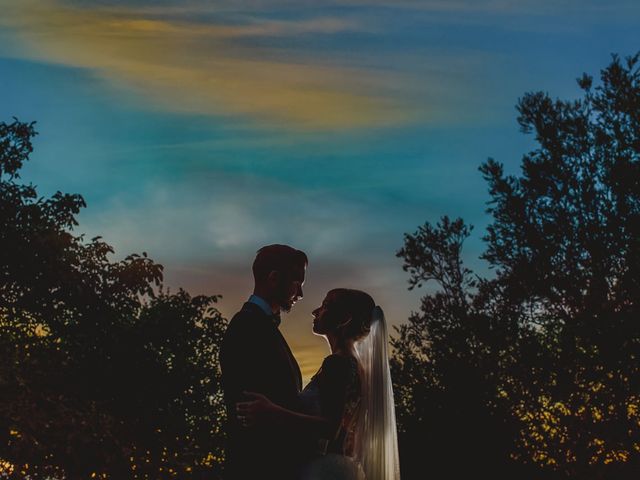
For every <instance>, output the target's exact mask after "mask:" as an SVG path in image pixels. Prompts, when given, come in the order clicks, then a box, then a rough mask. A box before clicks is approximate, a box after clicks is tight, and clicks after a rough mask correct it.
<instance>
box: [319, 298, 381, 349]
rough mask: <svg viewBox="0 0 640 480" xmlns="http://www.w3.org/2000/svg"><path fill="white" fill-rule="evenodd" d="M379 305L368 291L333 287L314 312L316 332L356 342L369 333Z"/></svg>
mask: <svg viewBox="0 0 640 480" xmlns="http://www.w3.org/2000/svg"><path fill="white" fill-rule="evenodd" d="M375 305H376V304H375V302H374V301H373V298H371V295H369V294H368V293H365V292H362V291H360V290H353V289H349V288H336V289H333V290H331V291H330V292H329V293H327V296H326V297H325V298H324V300H323V302H322V305H320V306H319V307H318V308H316V309H315V310H314V311H313V313H312V314H313V332H314V333H315V334H317V335H324V336H326V335H334V336H336V337H338V338H340V339H343V340H351V341H354V342H356V341H358V340H360V339H362V338H364V337H366V336H367V334H368V333H369V330H370V329H371V317H372V314H373V309H374V307H375Z"/></svg>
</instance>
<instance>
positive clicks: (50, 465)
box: [0, 56, 640, 480]
mask: <svg viewBox="0 0 640 480" xmlns="http://www.w3.org/2000/svg"><path fill="white" fill-rule="evenodd" d="M578 83H579V85H580V87H581V88H582V90H583V95H582V97H581V98H580V99H579V100H575V101H560V100H552V99H551V98H549V97H548V96H547V95H545V94H542V93H530V94H526V95H525V96H524V97H523V98H522V99H520V100H519V102H518V112H519V117H518V122H519V124H520V126H521V128H522V131H523V132H524V133H526V134H534V135H535V139H536V142H537V145H538V147H537V148H536V149H535V150H534V151H532V152H529V153H528V154H526V155H524V157H523V159H522V169H521V173H520V174H519V175H517V176H515V175H506V174H505V173H504V171H503V167H502V166H501V165H500V164H499V163H497V162H496V161H494V160H491V159H490V160H488V161H487V162H485V163H484V164H482V165H481V167H480V171H481V173H482V175H484V178H485V179H486V181H487V183H488V185H489V202H488V207H489V208H488V213H489V214H490V216H491V219H492V221H491V223H490V226H489V228H488V231H487V233H486V236H485V237H484V240H485V243H486V250H485V253H484V255H483V258H484V260H486V261H487V262H488V264H489V265H490V267H491V268H492V272H493V273H492V275H491V278H482V277H480V276H478V275H476V274H474V273H473V272H471V271H470V270H469V269H467V268H466V267H464V265H463V262H462V247H463V243H464V241H465V239H466V238H467V237H469V235H470V233H471V227H470V226H468V225H466V224H465V223H464V221H463V220H461V219H456V220H451V219H449V218H448V217H443V218H442V219H441V220H440V221H439V222H437V223H435V224H431V223H426V224H425V225H423V226H421V227H420V228H419V229H418V230H417V231H416V232H415V233H413V234H407V235H405V242H404V246H403V247H402V248H401V249H400V250H399V252H398V254H397V255H398V256H399V257H401V258H402V259H403V260H404V268H405V270H406V271H407V273H408V276H409V282H410V288H414V287H420V286H422V285H423V284H427V283H433V282H435V284H436V285H437V286H438V288H437V289H435V290H430V292H431V293H427V294H426V295H425V296H424V297H423V299H422V302H421V305H420V308H419V310H418V311H417V312H416V313H414V314H413V315H412V316H411V318H409V320H408V322H406V323H405V324H404V325H403V326H401V327H400V328H399V330H398V331H397V333H396V335H395V338H394V339H393V344H394V356H393V358H392V368H393V376H394V383H395V394H396V403H397V415H398V420H399V428H400V455H401V462H402V475H403V478H404V479H406V480H413V479H424V478H433V479H447V480H449V479H467V478H500V477H503V476H504V477H505V478H519V479H550V480H551V479H553V480H555V479H564V478H571V479H586V478H589V479H626V478H637V472H638V471H640V315H639V313H640V312H639V309H640V72H639V67H638V56H636V57H633V58H629V59H626V60H621V59H619V58H617V57H614V59H613V60H612V62H611V63H610V64H609V65H608V66H607V67H606V68H605V69H604V70H603V71H602V72H601V78H600V81H599V82H597V84H596V85H594V82H593V80H592V78H590V77H588V76H586V75H585V76H583V77H582V78H580V79H579V80H578ZM35 135H36V132H35V130H34V125H33V124H28V123H22V122H20V121H18V120H15V121H13V122H12V123H0V355H1V358H2V361H1V362H0V394H1V395H0V478H10V479H24V478H32V479H34V480H36V479H42V480H44V479H45V478H56V479H63V478H65V479H74V480H75V479H81V478H110V479H124V478H140V479H142V478H148V479H165V478H167V479H168V478H179V479H182V478H185V479H188V478H192V479H205V478H206V479H215V478H220V476H221V472H222V471H223V465H224V430H223V425H224V417H225V412H224V407H223V405H222V401H221V392H220V384H219V365H218V364H217V357H218V355H217V354H218V345H219V342H220V339H221V336H222V333H223V332H224V329H225V328H226V321H225V319H224V318H222V316H221V315H220V313H219V312H218V310H216V308H215V304H216V302H217V301H218V297H216V296H196V297H192V296H190V295H189V294H188V293H187V292H185V291H182V290H179V291H178V292H177V293H171V292H169V291H167V290H165V289H164V287H163V285H162V266H161V265H158V264H156V263H155V262H153V261H152V260H151V259H150V258H148V257H147V255H146V254H145V253H143V254H141V255H137V254H133V255H130V256H128V257H126V258H125V259H124V260H122V261H113V260H111V259H110V257H109V256H110V254H112V253H113V249H112V248H111V247H110V246H109V245H108V244H107V243H105V242H104V241H103V240H102V239H101V238H99V237H98V238H93V239H86V238H84V237H83V236H82V235H79V234H75V233H74V228H75V227H76V226H77V223H76V216H77V214H78V213H79V211H80V209H81V208H82V207H84V201H83V199H82V197H81V196H79V195H68V194H63V193H60V192H58V193H56V194H55V195H53V196H52V197H51V198H42V197H40V196H38V193H37V191H36V189H35V187H33V186H32V185H31V184H25V183H23V182H22V181H21V179H20V176H19V173H20V170H21V168H22V166H23V164H24V162H25V161H27V160H28V158H29V155H30V154H31V152H32V143H31V142H32V139H33V137H34V136H35ZM507 475H508V477H507ZM372 480H375V479H372Z"/></svg>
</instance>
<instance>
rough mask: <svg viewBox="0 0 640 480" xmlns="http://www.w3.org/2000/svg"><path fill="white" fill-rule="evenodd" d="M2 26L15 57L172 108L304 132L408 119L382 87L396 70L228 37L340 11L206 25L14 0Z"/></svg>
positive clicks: (276, 32)
mask: <svg viewBox="0 0 640 480" xmlns="http://www.w3.org/2000/svg"><path fill="white" fill-rule="evenodd" d="M0 24H3V25H4V26H5V27H9V28H10V29H11V30H12V31H14V32H16V34H17V35H18V36H19V38H20V40H21V44H22V46H23V50H22V52H20V54H21V55H22V56H24V57H26V58H29V59H33V60H37V61H45V62H51V63H57V64H62V65H68V66H73V67H80V68H86V69H90V70H92V71H93V72H95V73H96V74H97V75H99V76H101V77H102V78H105V79H107V80H109V81H112V82H115V83H117V84H119V85H122V86H126V87H128V88H133V89H135V91H136V92H137V93H139V94H141V95H142V96H143V98H145V99H146V100H147V101H148V102H150V103H151V104H152V105H153V106H154V107H159V108H163V109H168V110H170V111H175V112H185V113H196V114H218V115H229V114H230V115H242V116H246V117H249V118H251V119H254V120H257V121H263V122H265V123H266V122H268V123H269V124H270V125H281V126H284V127H287V128H294V129H302V130H304V129H310V130H318V129H319V130H323V129H343V128H358V127H371V126H384V125H395V124H400V123H403V122H406V121H408V120H410V119H411V118H412V117H413V114H412V112H411V109H410V108H409V107H407V105H406V103H405V102H403V101H401V100H400V98H398V97H397V96H393V95H388V94H385V93H383V92H385V89H387V91H389V90H388V89H390V87H391V86H395V87H396V88H397V85H398V84H401V83H402V81H403V79H402V78H401V77H398V76H395V75H389V74H384V73H381V72H371V71H366V70H361V69H357V68H347V67H344V66H340V67H338V66H335V65H324V66H323V65H318V64H315V63H313V61H312V59H311V58H309V59H305V60H299V59H297V60H295V61H294V60H291V57H288V58H285V59H281V58H278V56H277V55H276V53H275V52H274V51H273V50H269V49H267V48H265V47H261V46H259V44H258V45H257V46H256V42H253V46H251V47H250V46H247V45H246V43H245V44H240V43H239V42H237V41H234V40H236V39H238V38H245V39H246V38H248V37H261V36H292V37H294V36H296V35H303V34H332V33H335V32H338V31H342V30H348V29H353V28H356V26H355V25H353V24H352V23H350V22H347V21H345V20H341V19H334V18H320V19H312V20H305V21H291V22H285V21H259V22H258V21H255V22H254V23H250V24H245V25H233V26H229V25H211V24H202V23H194V22H186V21H175V20H158V19H156V18H152V17H144V16H140V15H139V14H135V15H132V13H131V12H130V11H127V10H116V9H114V8H113V7H111V8H110V9H108V10H104V9H96V8H93V9H91V8H78V7H70V6H63V5H62V4H60V3H58V2H57V1H55V0H21V1H20V2H16V3H15V4H13V5H11V6H9V7H8V8H5V12H4V18H3V19H2V20H0Z"/></svg>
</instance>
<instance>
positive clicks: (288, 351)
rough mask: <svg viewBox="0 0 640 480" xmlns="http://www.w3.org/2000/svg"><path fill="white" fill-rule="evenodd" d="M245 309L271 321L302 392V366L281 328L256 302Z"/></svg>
mask: <svg viewBox="0 0 640 480" xmlns="http://www.w3.org/2000/svg"><path fill="white" fill-rule="evenodd" d="M243 309H244V310H251V311H252V312H255V313H256V314H258V315H260V316H261V317H262V319H264V321H265V322H269V323H270V324H271V326H272V327H273V330H274V335H275V336H276V338H277V339H278V343H279V344H280V347H281V348H280V351H281V353H282V355H283V356H284V359H285V361H286V362H287V364H288V365H289V370H290V374H291V380H292V383H293V384H294V385H295V387H296V389H297V391H298V392H300V391H301V390H302V373H301V372H300V366H299V365H298V362H297V361H296V359H295V357H294V356H293V353H292V352H291V349H290V348H289V344H288V343H287V341H286V340H285V338H284V336H283V335H282V332H281V331H280V329H279V328H278V327H276V326H275V325H274V324H273V322H272V320H271V318H269V316H268V315H267V314H265V313H264V311H263V310H262V309H261V308H260V307H259V306H258V305H256V304H255V303H251V302H247V303H245V304H244V306H243Z"/></svg>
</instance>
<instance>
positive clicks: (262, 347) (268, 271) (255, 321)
mask: <svg viewBox="0 0 640 480" xmlns="http://www.w3.org/2000/svg"><path fill="white" fill-rule="evenodd" d="M307 264H308V260H307V256H306V254H305V253H304V252H302V251H300V250H296V249H294V248H292V247H289V246H287V245H268V246H266V247H262V248H261V249H260V250H258V254H257V256H256V259H255V261H254V262H253V277H254V280H255V287H254V290H253V295H251V296H250V297H249V300H248V301H247V303H245V304H244V305H243V307H242V309H241V310H240V311H239V312H238V313H236V315H235V316H234V317H233V318H232V319H231V322H229V326H228V328H227V331H226V333H225V335H224V339H223V341H222V347H221V351H220V365H221V367H222V386H223V389H224V399H225V404H226V406H227V417H228V423H227V434H228V442H227V460H226V466H225V479H226V480H254V479H262V478H264V479H271V478H273V479H279V480H289V479H293V478H294V477H295V470H296V467H297V465H296V459H299V458H301V457H300V455H299V454H298V452H297V449H298V448H299V446H300V442H299V441H297V439H296V438H295V435H293V434H292V432H287V431H286V430H285V429H283V428H278V427H275V428H274V427H273V426H271V427H268V426H261V425H258V426H253V427H251V428H246V427H244V426H243V425H242V418H238V417H237V414H236V411H235V404H236V403H237V402H239V401H242V400H246V398H244V396H243V393H242V392H245V391H250V392H257V393H261V394H263V395H265V396H266V397H268V398H269V399H270V400H271V401H273V402H274V403H276V404H278V405H281V406H283V407H285V408H288V409H291V410H298V409H299V408H298V393H300V389H301V388H302V377H301V375H300V368H299V367H298V363H297V362H296V360H295V358H294V357H293V355H292V354H291V350H290V349H289V345H287V342H286V341H285V339H284V337H283V336H282V334H281V333H280V330H279V329H278V326H279V325H280V312H282V311H284V312H289V311H290V310H291V307H292V306H293V305H294V303H295V302H296V301H298V300H300V299H301V298H302V285H303V284H304V276H305V270H306V267H307Z"/></svg>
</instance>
